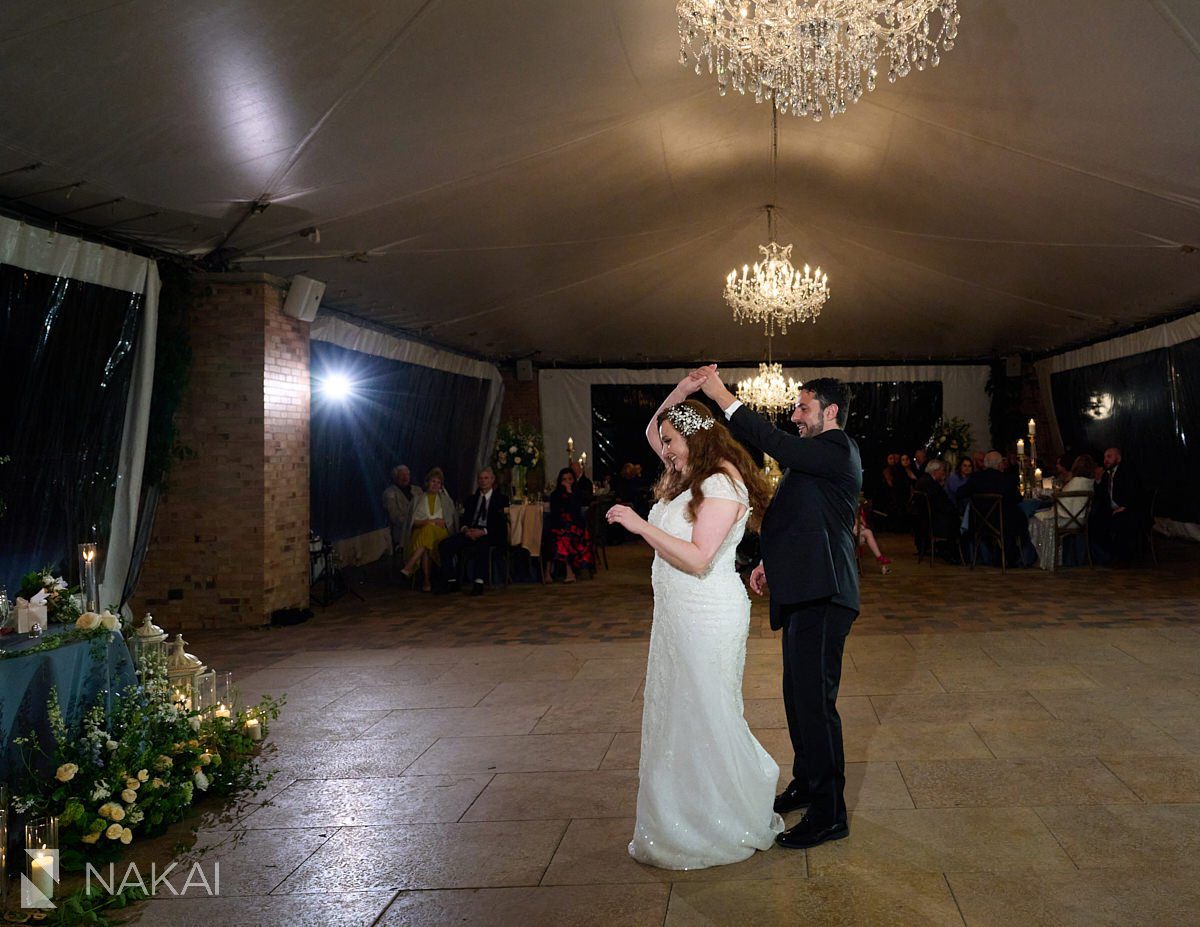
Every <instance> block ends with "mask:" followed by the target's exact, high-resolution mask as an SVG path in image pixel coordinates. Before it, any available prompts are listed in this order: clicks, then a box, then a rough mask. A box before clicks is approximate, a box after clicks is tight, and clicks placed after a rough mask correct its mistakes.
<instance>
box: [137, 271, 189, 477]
mask: <svg viewBox="0 0 1200 927" xmlns="http://www.w3.org/2000/svg"><path fill="white" fill-rule="evenodd" d="M158 270H159V276H160V277H161V279H162V289H161V290H160V291H159V298H158V337H157V338H156V340H155V350H154V391H153V393H152V394H151V399H150V421H149V427H148V430H147V434H146V464H145V470H144V472H143V477H142V479H143V481H144V485H145V486H147V487H150V486H157V485H159V484H160V483H164V482H165V481H166V479H167V477H168V475H169V474H170V471H171V465H172V463H173V462H174V461H175V460H187V459H191V458H194V457H195V456H196V455H195V452H194V451H193V450H192V449H191V448H188V447H184V446H182V445H180V443H179V429H178V427H177V426H176V424H175V413H176V411H177V410H178V409H179V406H180V403H182V402H183V395H184V393H185V392H186V390H187V384H188V377H189V375H190V373H191V367H192V347H191V343H190V341H189V338H188V316H189V314H190V313H191V309H192V306H193V305H194V304H195V301H196V285H195V281H194V278H193V276H192V271H191V270H190V269H189V268H186V267H183V266H180V265H176V264H171V263H168V262H166V261H160V262H159V265H158Z"/></svg>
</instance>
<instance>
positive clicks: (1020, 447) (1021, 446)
mask: <svg viewBox="0 0 1200 927" xmlns="http://www.w3.org/2000/svg"><path fill="white" fill-rule="evenodd" d="M1017 453H1018V454H1024V453H1025V439H1024V438H1017Z"/></svg>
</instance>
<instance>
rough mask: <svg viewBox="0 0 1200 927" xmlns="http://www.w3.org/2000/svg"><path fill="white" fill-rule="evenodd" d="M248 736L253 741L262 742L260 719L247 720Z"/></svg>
mask: <svg viewBox="0 0 1200 927" xmlns="http://www.w3.org/2000/svg"><path fill="white" fill-rule="evenodd" d="M246 735H247V736H248V737H249V738H250V739H251V740H262V724H260V723H259V720H258V718H247V719H246Z"/></svg>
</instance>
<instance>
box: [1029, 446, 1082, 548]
mask: <svg viewBox="0 0 1200 927" xmlns="http://www.w3.org/2000/svg"><path fill="white" fill-rule="evenodd" d="M1095 469H1096V461H1095V460H1093V459H1092V457H1091V455H1090V454H1080V455H1079V456H1078V457H1076V458H1075V463H1074V464H1073V465H1072V467H1071V478H1070V480H1068V481H1067V483H1066V485H1064V486H1063V488H1062V490H1061V491H1062V492H1065V493H1067V492H1086V493H1089V494H1091V493H1092V492H1093V490H1094V487H1095V483H1094V482H1093V480H1092V474H1093V473H1094V472H1095ZM1088 502H1089V498H1088V497H1085V496H1069V497H1067V498H1065V499H1061V498H1060V499H1059V500H1058V503H1057V505H1056V506H1054V507H1051V508H1048V509H1042V510H1040V511H1038V512H1034V514H1033V518H1031V519H1030V521H1029V528H1030V531H1029V534H1030V537H1031V538H1032V540H1033V546H1034V548H1035V549H1036V550H1037V553H1038V566H1040V567H1041V568H1042V569H1043V570H1052V569H1054V568H1055V566H1057V564H1055V563H1051V562H1050V558H1051V552H1052V551H1054V550H1055V545H1054V525H1055V517H1054V516H1055V513H1057V514H1058V519H1057V524H1058V527H1060V528H1066V527H1068V526H1072V527H1073V526H1074V525H1073V523H1074V522H1076V521H1077V522H1079V523H1080V524H1086V523H1087V520H1088V516H1087V515H1086V514H1085V515H1083V516H1082V517H1080V514H1081V513H1082V512H1083V510H1084V508H1085V507H1086V506H1087V504H1088ZM1067 513H1070V514H1069V515H1068V514H1067ZM1057 556H1059V557H1061V551H1059V552H1058V555H1057Z"/></svg>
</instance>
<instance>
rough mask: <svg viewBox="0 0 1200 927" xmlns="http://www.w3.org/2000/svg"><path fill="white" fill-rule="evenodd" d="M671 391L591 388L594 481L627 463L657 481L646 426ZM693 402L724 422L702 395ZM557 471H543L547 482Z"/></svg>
mask: <svg viewBox="0 0 1200 927" xmlns="http://www.w3.org/2000/svg"><path fill="white" fill-rule="evenodd" d="M672 389H674V386H665V385H662V384H659V383H646V384H615V385H614V384H607V385H593V386H592V452H593V453H594V454H595V458H596V459H595V460H594V461H593V467H592V472H593V474H594V475H595V477H596V478H597V479H604V477H606V476H616V475H617V474H618V473H620V472H621V467H622V466H624V465H625V464H627V463H632V464H640V465H641V467H642V474H643V478H644V479H646V480H648V481H651V482H652V481H654V480H655V479H657V478H658V475H659V474H660V473H661V472H662V461H661V460H659V459H658V456H657V455H656V454H655V453H654V451H653V450H651V449H650V444H649V443H648V442H647V441H646V423H647V422H649V421H650V416H651V415H653V414H654V411H655V410H656V409H657V408H658V407H659V406H660V405H662V401H663V400H664V399H666V398H667V396H669V395H670V394H671V390H672ZM692 398H693V399H698V400H699V401H700V402H703V403H704V404H705V405H707V406H708V407H709V408H710V409H712V411H713V415H715V416H717V418H718V419H720V420H721V421H724V420H725V415H724V413H723V412H721V410H720V408H719V407H718V406H717V404H716V403H714V402H712V401H711V400H709V399H708V398H707V397H706V396H705V395H704V394H703V393H696V394H695V395H694V396H693V397H692ZM747 450H749V451H750V453H751V455H752V456H753V457H754V459H755V461H756V462H757V463H759V464H761V463H762V453H761V452H760V451H758V450H756V449H754V448H751V447H747ZM559 469H560V468H558V467H555V468H551V469H550V470H547V471H546V480H547V482H550V483H553V482H554V478H555V476H556V475H557V473H558V470H559Z"/></svg>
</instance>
